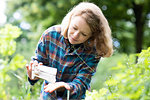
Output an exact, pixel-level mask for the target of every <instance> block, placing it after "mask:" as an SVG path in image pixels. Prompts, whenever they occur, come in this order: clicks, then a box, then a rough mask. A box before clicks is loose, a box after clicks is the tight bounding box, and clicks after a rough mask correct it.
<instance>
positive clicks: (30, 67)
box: [29, 61, 33, 70]
mask: <svg viewBox="0 0 150 100" xmlns="http://www.w3.org/2000/svg"><path fill="white" fill-rule="evenodd" d="M32 65H33V61H30V66H29V70H32Z"/></svg>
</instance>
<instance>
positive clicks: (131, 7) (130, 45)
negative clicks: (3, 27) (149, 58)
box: [7, 0, 150, 53]
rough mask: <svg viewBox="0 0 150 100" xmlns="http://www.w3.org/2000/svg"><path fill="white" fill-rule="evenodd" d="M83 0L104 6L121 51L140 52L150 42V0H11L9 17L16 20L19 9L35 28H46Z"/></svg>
mask: <svg viewBox="0 0 150 100" xmlns="http://www.w3.org/2000/svg"><path fill="white" fill-rule="evenodd" d="M81 1H90V2H94V3H95V4H97V5H98V6H99V7H100V8H101V9H102V10H103V12H104V15H105V16H106V17H107V19H108V21H109V23H110V26H111V28H112V33H113V37H114V46H115V47H116V49H118V50H119V51H122V52H126V53H133V52H140V51H141V49H142V48H143V47H144V48H146V47H148V46H150V41H148V40H147V39H148V37H149V36H150V33H149V30H150V29H149V27H150V25H149V24H150V10H149V9H150V6H149V4H150V1H149V0H126V1H125V0H121V1H120V0H103V1H100V0H69V1H68V0H57V1H56V0H40V1H39V0H21V1H18V0H9V1H8V9H7V10H8V12H7V15H8V16H9V18H8V20H9V21H12V22H15V21H14V20H15V19H14V16H11V15H14V12H18V13H19V14H20V15H21V16H22V20H24V21H27V22H28V23H30V25H31V26H32V27H31V30H32V31H35V30H36V31H37V30H39V29H42V30H44V29H46V28H48V27H49V26H51V25H54V24H58V23H61V20H62V19H63V17H64V16H65V14H66V13H67V12H68V11H69V10H70V8H72V7H73V5H75V4H77V3H79V2H81ZM144 38H145V39H144ZM143 39H144V40H143ZM134 41H135V42H134ZM143 41H144V43H143Z"/></svg>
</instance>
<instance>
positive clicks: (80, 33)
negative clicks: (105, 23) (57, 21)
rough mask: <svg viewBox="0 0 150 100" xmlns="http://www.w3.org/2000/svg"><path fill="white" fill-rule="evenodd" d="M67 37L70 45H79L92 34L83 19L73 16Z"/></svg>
mask: <svg viewBox="0 0 150 100" xmlns="http://www.w3.org/2000/svg"><path fill="white" fill-rule="evenodd" d="M67 35H68V39H69V42H70V43H71V44H80V43H84V42H85V41H86V40H87V39H89V38H90V37H91V35H92V32H91V29H90V27H89V25H88V24H87V23H86V21H85V19H84V18H83V17H81V16H74V17H72V19H71V22H70V25H69V29H68V34H67Z"/></svg>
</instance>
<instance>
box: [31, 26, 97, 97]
mask: <svg viewBox="0 0 150 100" xmlns="http://www.w3.org/2000/svg"><path fill="white" fill-rule="evenodd" d="M72 47H73V48H72ZM35 53H36V57H37V60H38V61H40V62H42V63H43V64H44V65H46V66H49V67H54V68H57V76H56V82H60V81H63V82H66V83H68V84H69V85H70V87H71V90H70V99H84V98H85V92H86V90H87V89H90V82H91V77H92V76H93V75H94V73H95V72H96V67H97V64H98V62H99V60H100V57H98V58H96V55H95V54H94V53H93V54H91V53H90V52H89V51H88V50H86V49H85V48H84V46H83V44H78V45H72V44H70V43H69V41H68V40H67V39H65V38H64V37H63V36H62V35H61V27H60V25H56V26H52V27H50V28H48V29H47V30H46V31H45V32H44V33H43V34H42V36H41V38H40V40H39V42H38V45H37V49H36V52H35ZM89 67H90V68H89ZM29 82H30V83H31V84H34V83H35V82H36V81H31V80H29ZM45 84H48V82H47V81H44V83H43V85H42V88H41V96H42V97H43V99H44V100H45V99H46V100H47V98H51V99H52V98H53V97H54V98H56V97H57V98H58V97H61V98H66V97H67V90H65V91H62V92H61V91H59V92H58V91H55V93H57V95H55V96H54V95H53V94H54V93H51V94H50V93H46V92H44V89H43V87H44V85H45Z"/></svg>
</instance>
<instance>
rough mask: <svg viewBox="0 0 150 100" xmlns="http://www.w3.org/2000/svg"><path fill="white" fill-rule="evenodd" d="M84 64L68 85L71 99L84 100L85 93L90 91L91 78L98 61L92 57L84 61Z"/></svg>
mask: <svg viewBox="0 0 150 100" xmlns="http://www.w3.org/2000/svg"><path fill="white" fill-rule="evenodd" d="M86 62H87V63H86V64H85V63H84V64H82V65H81V66H82V67H81V69H80V70H79V73H78V74H77V76H76V77H75V78H74V80H73V81H72V82H70V83H69V85H70V87H71V90H70V91H71V92H70V97H71V98H73V99H84V98H85V95H83V94H85V92H86V90H87V89H90V82H91V77H92V76H93V75H94V74H95V72H96V68H97V64H98V62H99V59H97V58H95V57H92V58H88V60H86Z"/></svg>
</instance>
